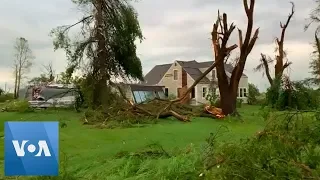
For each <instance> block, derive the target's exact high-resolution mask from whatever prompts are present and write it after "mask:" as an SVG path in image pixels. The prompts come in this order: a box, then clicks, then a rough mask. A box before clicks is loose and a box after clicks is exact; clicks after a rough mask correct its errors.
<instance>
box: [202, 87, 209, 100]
mask: <svg viewBox="0 0 320 180" xmlns="http://www.w3.org/2000/svg"><path fill="white" fill-rule="evenodd" d="M207 91H208V88H207V87H202V97H203V98H206V96H207Z"/></svg>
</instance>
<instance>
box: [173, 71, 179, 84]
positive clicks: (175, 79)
mask: <svg viewBox="0 0 320 180" xmlns="http://www.w3.org/2000/svg"><path fill="white" fill-rule="evenodd" d="M175 72H177V76H175ZM178 79H179V71H178V69H174V70H173V80H174V81H178Z"/></svg>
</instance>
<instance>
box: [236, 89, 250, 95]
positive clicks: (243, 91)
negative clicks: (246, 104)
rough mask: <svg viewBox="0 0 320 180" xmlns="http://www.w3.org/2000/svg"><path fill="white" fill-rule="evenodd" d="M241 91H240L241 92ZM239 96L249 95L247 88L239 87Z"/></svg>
mask: <svg viewBox="0 0 320 180" xmlns="http://www.w3.org/2000/svg"><path fill="white" fill-rule="evenodd" d="M239 91H240V92H239ZM239 91H238V97H247V96H248V93H247V88H239Z"/></svg>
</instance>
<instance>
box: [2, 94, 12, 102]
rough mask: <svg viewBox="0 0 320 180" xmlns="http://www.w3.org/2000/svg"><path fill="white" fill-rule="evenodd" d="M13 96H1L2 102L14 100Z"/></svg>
mask: <svg viewBox="0 0 320 180" xmlns="http://www.w3.org/2000/svg"><path fill="white" fill-rule="evenodd" d="M13 99H14V98H13V94H11V93H7V94H1V95H0V102H6V101H8V100H13Z"/></svg>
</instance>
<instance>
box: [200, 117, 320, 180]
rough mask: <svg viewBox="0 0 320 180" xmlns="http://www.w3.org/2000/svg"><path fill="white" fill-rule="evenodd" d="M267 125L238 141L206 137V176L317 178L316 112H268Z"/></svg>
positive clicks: (319, 125)
mask: <svg viewBox="0 0 320 180" xmlns="http://www.w3.org/2000/svg"><path fill="white" fill-rule="evenodd" d="M269 117H270V119H266V121H267V126H266V127H265V128H264V130H263V131H260V132H258V133H257V134H256V136H255V137H252V138H249V139H245V140H242V141H241V142H240V143H232V144H231V143H226V144H222V145H219V144H217V141H216V138H215V137H216V135H212V136H211V137H210V138H209V139H208V148H207V149H208V150H207V151H206V154H205V157H206V161H205V162H206V169H208V170H209V171H208V172H207V173H206V177H207V178H208V179H211V178H212V179H235V180H237V179H262V180H263V179H319V178H320V169H319V167H320V151H319V148H320V146H319V142H320V129H319V128H320V121H319V118H318V117H319V114H318V113H313V114H312V116H310V114H309V115H307V114H306V113H301V112H296V111H292V112H287V113H282V114H273V115H272V114H271V116H269Z"/></svg>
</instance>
